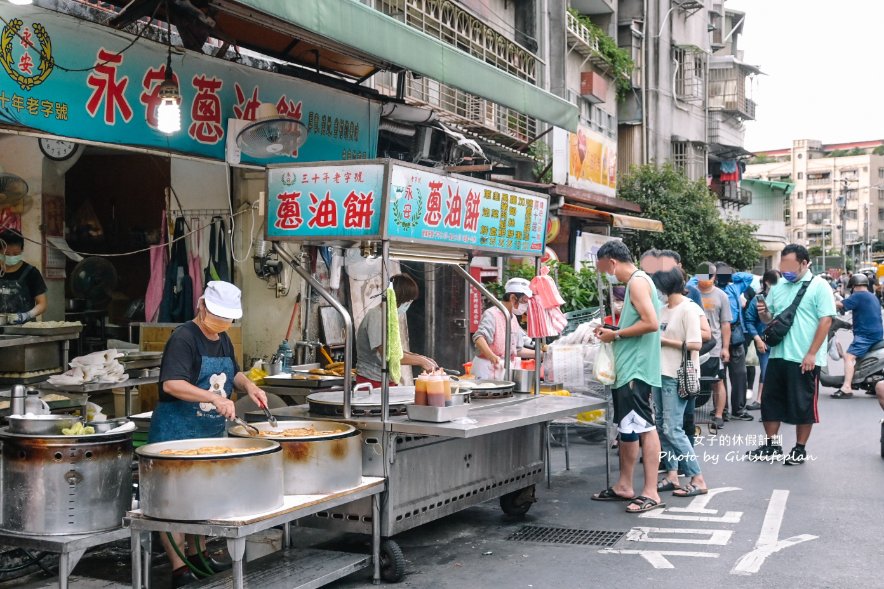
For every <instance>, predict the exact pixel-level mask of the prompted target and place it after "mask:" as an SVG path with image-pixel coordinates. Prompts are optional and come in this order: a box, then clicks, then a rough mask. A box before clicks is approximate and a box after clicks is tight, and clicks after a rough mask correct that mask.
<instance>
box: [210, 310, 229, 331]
mask: <svg viewBox="0 0 884 589" xmlns="http://www.w3.org/2000/svg"><path fill="white" fill-rule="evenodd" d="M203 325H205V326H206V328H208V329H209V331H214V332H215V333H224V332H225V331H227V330H228V329H230V326H231V325H233V321H226V320H224V319H220V318H218V317H214V316H212V315H210V314H209V313H208V312H207V313H205V314H204V315H203Z"/></svg>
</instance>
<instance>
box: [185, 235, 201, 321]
mask: <svg viewBox="0 0 884 589" xmlns="http://www.w3.org/2000/svg"><path fill="white" fill-rule="evenodd" d="M190 224H191V227H192V228H193V233H191V234H190V237H188V238H187V241H188V246H189V247H188V250H189V252H188V253H189V255H188V258H187V271H188V274H190V280H191V282H192V283H193V313H194V315H195V314H196V308H197V306H198V305H199V300H200V297H201V296H202V295H203V264H202V258H200V242H201V240H202V235H201V234H202V230H201V229H200V228H199V219H198V218H194V219H192V220H191V222H190Z"/></svg>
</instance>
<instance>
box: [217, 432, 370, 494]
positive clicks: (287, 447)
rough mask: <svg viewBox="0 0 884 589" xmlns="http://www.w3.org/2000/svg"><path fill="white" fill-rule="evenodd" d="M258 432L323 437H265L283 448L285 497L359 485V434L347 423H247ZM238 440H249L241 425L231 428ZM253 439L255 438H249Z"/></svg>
mask: <svg viewBox="0 0 884 589" xmlns="http://www.w3.org/2000/svg"><path fill="white" fill-rule="evenodd" d="M249 425H251V426H253V427H255V428H257V429H258V430H259V431H261V432H284V431H285V430H287V429H296V428H297V429H303V428H313V430H315V431H317V432H331V433H323V435H315V436H298V437H286V436H284V435H282V434H280V435H275V436H269V437H267V438H264V437H262V438H259V439H270V440H274V441H276V442H279V444H281V445H282V462H283V469H284V471H285V484H284V489H285V494H286V495H324V494H326V493H334V492H336V491H342V490H344V489H350V488H352V487H355V486H357V485H359V484H360V483H361V482H362V435H361V433H360V431H359V430H357V429H356V428H354V427H353V426H351V425H347V424H346V423H338V422H336V421H311V420H299V421H279V422H277V426H276V427H272V426H271V425H270V424H269V423H267V422H266V421H265V422H258V423H251V424H249ZM228 433H229V434H230V435H231V436H235V437H237V438H241V437H242V438H247V437H250V436H249V435H248V434H247V433H246V432H245V430H244V429H243V427H242V426H235V427H232V428H230V430H229V431H228ZM252 439H255V438H252Z"/></svg>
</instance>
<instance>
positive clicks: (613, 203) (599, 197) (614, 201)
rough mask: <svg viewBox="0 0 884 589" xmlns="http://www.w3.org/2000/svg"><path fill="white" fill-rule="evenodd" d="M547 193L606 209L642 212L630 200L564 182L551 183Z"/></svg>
mask: <svg viewBox="0 0 884 589" xmlns="http://www.w3.org/2000/svg"><path fill="white" fill-rule="evenodd" d="M549 194H550V196H564V197H565V199H566V200H570V201H573V202H577V203H580V204H585V205H590V206H593V207H604V208H606V209H615V210H620V211H629V212H632V213H640V212H642V208H641V207H640V206H639V205H637V204H635V203H634V202H632V201H630V200H623V199H622V198H616V197H613V196H605V195H604V194H598V193H596V192H592V191H590V190H584V189H582V188H574V187H573V186H565V185H564V184H553V185H552V186H551V187H550V189H549Z"/></svg>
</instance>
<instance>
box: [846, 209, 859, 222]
mask: <svg viewBox="0 0 884 589" xmlns="http://www.w3.org/2000/svg"><path fill="white" fill-rule="evenodd" d="M844 218H845V219H847V220H848V221H856V219H857V211H856V209H854V210H852V211H844Z"/></svg>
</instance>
